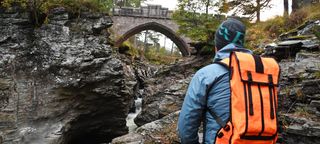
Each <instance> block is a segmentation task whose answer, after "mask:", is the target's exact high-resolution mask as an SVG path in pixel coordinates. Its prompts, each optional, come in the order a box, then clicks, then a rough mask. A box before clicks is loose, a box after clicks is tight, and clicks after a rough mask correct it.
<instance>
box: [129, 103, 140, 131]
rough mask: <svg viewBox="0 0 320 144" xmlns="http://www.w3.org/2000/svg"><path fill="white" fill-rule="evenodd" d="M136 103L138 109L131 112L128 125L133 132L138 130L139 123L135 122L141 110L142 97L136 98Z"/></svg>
mask: <svg viewBox="0 0 320 144" xmlns="http://www.w3.org/2000/svg"><path fill="white" fill-rule="evenodd" d="M134 104H135V106H136V110H135V112H134V113H129V114H128V116H127V118H126V120H127V127H128V128H129V133H132V132H134V131H135V130H136V128H137V125H136V124H135V123H134V118H136V116H137V115H138V114H139V113H140V112H141V105H142V98H137V99H136V100H134Z"/></svg>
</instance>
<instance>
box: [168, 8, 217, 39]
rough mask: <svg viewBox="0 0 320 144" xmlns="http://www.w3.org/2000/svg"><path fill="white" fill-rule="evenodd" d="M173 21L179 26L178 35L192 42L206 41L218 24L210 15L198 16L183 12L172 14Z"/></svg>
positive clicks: (198, 14) (197, 14)
mask: <svg viewBox="0 0 320 144" xmlns="http://www.w3.org/2000/svg"><path fill="white" fill-rule="evenodd" d="M173 19H174V20H175V21H176V22H177V24H178V25H179V26H180V27H179V30H178V33H180V34H183V35H185V36H187V37H190V38H191V39H192V40H194V41H208V40H209V39H210V38H211V39H212V37H213V33H214V31H215V30H216V28H217V27H218V25H219V24H220V21H219V20H217V19H216V18H215V17H213V16H212V15H207V14H200V13H195V12H189V11H184V10H177V11H175V12H174V13H173Z"/></svg>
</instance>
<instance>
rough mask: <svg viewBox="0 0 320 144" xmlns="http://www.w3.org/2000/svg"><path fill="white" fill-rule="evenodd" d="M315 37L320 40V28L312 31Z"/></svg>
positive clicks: (316, 27)
mask: <svg viewBox="0 0 320 144" xmlns="http://www.w3.org/2000/svg"><path fill="white" fill-rule="evenodd" d="M312 31H313V33H314V35H315V36H316V37H317V38H318V40H320V26H319V25H317V26H315V27H314V28H313V29H312Z"/></svg>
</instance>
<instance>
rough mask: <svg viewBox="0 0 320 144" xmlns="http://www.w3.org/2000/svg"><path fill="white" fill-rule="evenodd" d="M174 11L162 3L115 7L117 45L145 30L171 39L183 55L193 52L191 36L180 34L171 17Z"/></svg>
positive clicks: (114, 23) (114, 21)
mask: <svg viewBox="0 0 320 144" xmlns="http://www.w3.org/2000/svg"><path fill="white" fill-rule="evenodd" d="M171 15H172V11H169V10H168V9H167V8H162V7H161V6H160V5H148V6H146V7H141V8H114V9H113V16H112V20H113V26H112V27H111V28H112V30H113V32H114V34H115V35H114V38H115V39H116V42H115V46H116V47H118V46H120V45H121V44H122V43H123V42H124V41H126V40H127V39H128V38H130V37H131V36H134V35H135V34H137V33H140V32H142V31H144V30H154V31H157V32H160V33H162V34H164V35H165V36H167V37H168V38H169V39H171V40H172V41H173V42H174V43H175V44H176V45H177V47H178V48H179V50H180V51H181V54H182V55H183V56H188V55H190V53H191V47H190V45H189V43H190V42H191V40H190V38H187V37H184V36H181V35H178V34H177V33H176V32H177V31H178V28H179V26H178V25H177V24H176V23H175V22H174V21H173V20H172V19H171Z"/></svg>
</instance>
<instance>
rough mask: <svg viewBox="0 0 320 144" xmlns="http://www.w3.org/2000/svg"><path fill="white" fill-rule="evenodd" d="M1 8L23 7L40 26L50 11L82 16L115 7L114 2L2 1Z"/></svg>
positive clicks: (107, 0)
mask: <svg viewBox="0 0 320 144" xmlns="http://www.w3.org/2000/svg"><path fill="white" fill-rule="evenodd" d="M0 2H1V3H0V7H5V8H10V7H11V6H12V5H18V6H22V7H23V8H25V9H26V10H28V11H30V12H31V15H32V17H33V21H34V23H35V25H37V26H40V25H41V24H42V22H41V21H42V20H43V19H46V18H43V17H44V16H46V15H47V14H48V12H49V10H50V9H53V8H55V7H65V8H66V9H67V10H68V11H69V12H71V13H74V14H80V12H82V11H92V12H107V11H109V10H110V8H111V7H112V6H113V2H112V0H2V1H0Z"/></svg>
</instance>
